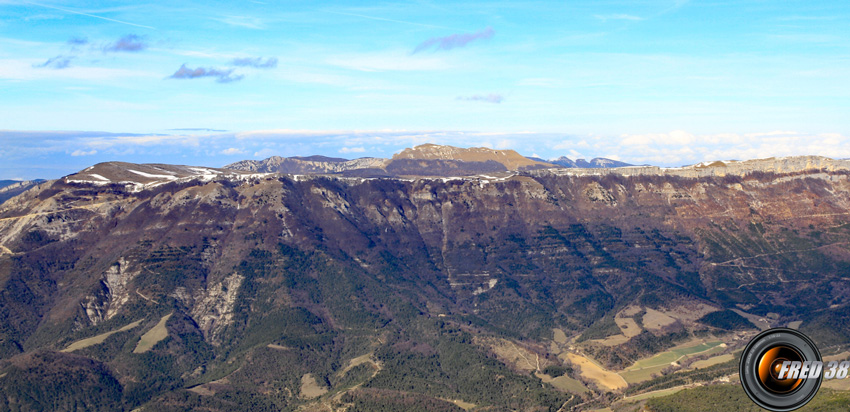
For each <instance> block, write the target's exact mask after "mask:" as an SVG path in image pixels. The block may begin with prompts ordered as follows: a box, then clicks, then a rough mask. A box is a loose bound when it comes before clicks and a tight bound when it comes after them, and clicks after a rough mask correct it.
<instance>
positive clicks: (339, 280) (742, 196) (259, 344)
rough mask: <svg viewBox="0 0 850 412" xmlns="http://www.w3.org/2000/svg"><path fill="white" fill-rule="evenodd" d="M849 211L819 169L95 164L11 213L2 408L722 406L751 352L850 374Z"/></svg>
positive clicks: (478, 153) (771, 162) (421, 159)
mask: <svg viewBox="0 0 850 412" xmlns="http://www.w3.org/2000/svg"><path fill="white" fill-rule="evenodd" d="M597 164H609V165H610V163H606V162H597ZM848 209H850V162H848V161H842V160H833V159H829V158H823V157H812V156H806V157H791V158H777V159H760V160H751V161H741V162H737V161H731V162H730V161H718V162H707V163H701V164H698V165H692V166H688V167H683V168H659V167H654V166H632V167H619V168H593V169H590V168H588V169H584V168H563V167H553V166H551V164H550V163H548V162H542V161H540V160H536V159H529V158H525V157H522V156H520V155H518V154H516V152H512V151H502V150H492V149H482V148H473V149H458V148H450V147H446V146H436V145H423V146H417V147H416V148H412V149H408V150H405V151H402V152H401V153H399V154H397V155H396V156H394V157H393V158H392V159H388V160H385V159H371V158H365V159H356V160H345V159H336V158H326V157H316V156H314V157H299V158H280V157H277V158H270V159H266V160H264V161H243V162H238V163H235V164H232V165H228V166H226V167H223V168H213V167H204V166H179V165H166V164H132V163H121V162H108V163H101V164H97V165H93V166H92V167H90V168H87V169H84V170H82V171H80V172H78V173H75V174H72V175H69V176H66V177H64V178H61V179H57V180H51V181H44V182H40V183H37V184H35V185H33V186H32V187H30V188H29V189H28V190H26V191H24V192H23V193H20V194H18V195H17V196H15V197H12V198H10V199H9V200H7V201H5V202H4V203H2V204H0V388H2V390H0V410H48V409H49V410H72V409H75V410H76V409H79V410H128V411H129V410H142V411H144V410H152V411H162V410H190V409H198V410H207V411H225V410H228V411H229V410H260V411H264V410H269V411H272V410H288V411H295V410H338V411H342V410H347V411H373V410H422V411H425V410H429V411H430V410H445V411H460V410H488V411H503V410H504V411H507V410H523V411H547V410H549V411H556V410H595V409H600V408H606V407H608V408H612V410H635V409H637V408H644V407H645V408H648V409H649V410H657V411H661V410H668V409H663V407H664V405H669V404H670V402H667V403H665V402H662V401H663V400H664V399H666V398H659V399H661V400H662V401H659V402H658V403H653V401H647V399H648V398H649V397H651V396H662V395H665V394H666V393H664V392H656V391H658V390H660V389H668V388H680V387H681V388H683V387H692V386H702V387H703V388H705V390H706V391H708V392H705V391H703V392H700V393H701V395H700V396H705V397H708V399H716V400H717V402H722V399H725V398H723V396H725V395H723V394H724V393H725V392H724V391H725V388H728V383H729V382H730V381H733V382H734V380H735V379H736V373H737V362H736V360H735V356H737V355H738V354H739V353H740V350H741V349H742V348H743V346H744V345H745V344H746V342H747V340H748V338H749V337H751V336H753V335H755V334H756V333H758V331H759V330H762V329H765V328H768V327H773V326H789V325H790V326H792V327H795V328H799V329H801V330H803V331H804V332H806V333H807V334H808V335H809V336H811V337H812V338H813V339H814V340H815V341H816V342H817V343H818V345H819V347H820V348H821V351H822V352H823V353H824V355H825V356H829V355H839V354H840V353H842V352H843V351H845V350H847V348H848V345H850V332H848V331H847V330H846V328H843V327H838V326H840V325H846V324H847V323H848V322H850V299H849V298H848V296H850V293H848V291H850V284H848V277H847V273H848V272H850V247H848V245H850V219H848V216H850V211H848ZM835 384H837V385H840V384H842V382H837V381H836V382H835ZM833 389H841V388H839V387H834V388H833ZM711 391H716V392H711ZM824 391H826V392H825V393H828V394H829V396H836V397H839V399H840V401H838V403H836V405H845V407H846V404H847V403H846V402H847V398H846V397H845V398H841V397H842V396H845V395H842V392H829V391H827V390H826V389H824ZM712 396H716V397H715V398H712ZM842 402H843V403H842Z"/></svg>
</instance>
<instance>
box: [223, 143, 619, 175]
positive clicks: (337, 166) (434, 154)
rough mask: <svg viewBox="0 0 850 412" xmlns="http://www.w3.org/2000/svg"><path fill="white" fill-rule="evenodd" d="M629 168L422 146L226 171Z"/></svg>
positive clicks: (249, 164) (247, 163)
mask: <svg viewBox="0 0 850 412" xmlns="http://www.w3.org/2000/svg"><path fill="white" fill-rule="evenodd" d="M623 166H631V165H629V164H628V163H624V162H618V161H615V160H610V159H603V158H597V159H593V160H591V161H590V162H587V161H585V160H584V159H578V160H576V161H573V160H570V159H568V158H566V157H561V158H558V159H555V160H552V161H545V160H543V159H539V158H534V157H524V156H522V155H520V154H519V153H517V152H515V151H513V150H495V149H489V148H484V147H474V148H458V147H453V146H444V145H435V144H423V145H419V146H416V147H413V148H408V149H405V150H403V151H401V152H400V153H397V154H395V155H394V156H393V157H392V158H391V159H382V158H375V157H363V158H359V159H354V160H348V159H342V158H333V157H325V156H309V157H298V156H296V157H279V156H273V157H270V158H268V159H265V160H243V161H241V162H236V163H233V164H230V165H227V166H225V168H227V169H233V170H244V171H252V172H263V173H291V174H317V173H319V174H321V173H325V174H341V175H343V176H362V177H392V176H396V177H398V176H466V175H474V174H480V173H495V172H506V171H509V170H532V169H543V168H552V167H568V168H576V167H582V168H605V167H623Z"/></svg>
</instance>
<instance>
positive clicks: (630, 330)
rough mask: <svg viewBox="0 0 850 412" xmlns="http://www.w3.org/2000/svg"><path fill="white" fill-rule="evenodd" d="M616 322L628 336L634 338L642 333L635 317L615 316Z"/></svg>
mask: <svg viewBox="0 0 850 412" xmlns="http://www.w3.org/2000/svg"><path fill="white" fill-rule="evenodd" d="M647 314H648V313H647ZM644 319H646V316H644ZM671 319H672V318H671ZM614 323H616V324H617V326H619V327H620V330H621V331H622V332H623V335H625V337H626V338H632V337H635V336H637V335H640V332H641V328H640V326H638V324H637V322H635V320H634V319H633V318H621V317H614Z"/></svg>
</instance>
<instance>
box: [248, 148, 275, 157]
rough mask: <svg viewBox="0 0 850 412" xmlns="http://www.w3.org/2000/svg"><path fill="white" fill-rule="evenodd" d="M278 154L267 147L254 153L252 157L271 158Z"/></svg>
mask: <svg viewBox="0 0 850 412" xmlns="http://www.w3.org/2000/svg"><path fill="white" fill-rule="evenodd" d="M277 153H278V151H277V150H275V149H272V148H270V147H267V148H265V149H260V150H258V151H256V152H254V157H271V156H274V155H276V154H277Z"/></svg>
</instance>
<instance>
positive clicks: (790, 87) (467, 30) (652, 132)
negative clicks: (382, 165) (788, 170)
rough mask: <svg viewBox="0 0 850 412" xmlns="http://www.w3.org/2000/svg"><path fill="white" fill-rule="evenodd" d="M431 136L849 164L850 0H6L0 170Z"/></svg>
mask: <svg viewBox="0 0 850 412" xmlns="http://www.w3.org/2000/svg"><path fill="white" fill-rule="evenodd" d="M426 142H430V143H438V144H450V145H455V146H462V147H472V146H475V147H479V146H484V147H492V148H498V149H513V150H516V151H518V152H520V153H521V154H523V155H527V156H538V157H543V158H556V157H560V156H567V157H570V158H573V159H574V158H587V159H589V158H593V157H608V158H613V159H618V160H623V161H626V162H630V163H634V164H655V165H661V166H680V165H686V164H693V163H697V162H701V161H707V160H718V159H721V160H722V159H749V158H762V157H770V156H790V155H823V156H830V157H834V158H850V2H847V1H846V0H835V1H831V0H823V1H810V0H805V1H796V0H783V1H770V0H736V1H726V0H706V1H700V0H691V1H687V0H636V1H623V0H601V1H589V0H577V1H576V0H561V1H486V2H479V1H462V0H461V1H411V2H361V1H345V2H327V1H280V2H275V1H270V0H268V1H254V0H247V1H241V2H220V1H204V2H193V1H183V2H174V1H167V2H166V1H162V2H159V1H154V2H144V1H132V2H130V1H108V2H107V1H65V0H39V1H36V2H29V1H19V0H0V179H32V178H57V177H60V176H63V175H67V174H70V173H73V172H75V171H78V170H80V169H83V168H85V167H87V166H90V165H92V164H95V163H98V162H103V161H110V160H120V161H126V162H135V163H175V164H190V165H204V166H223V165H226V164H228V163H232V162H235V161H238V160H243V159H263V158H266V157H269V156H273V155H278V156H298V155H301V156H304V155H312V154H322V155H326V156H334V157H345V158H356V157H364V156H375V157H390V156H392V154H393V153H396V152H398V151H400V150H402V149H403V148H405V147H410V146H413V145H416V144H421V143H426Z"/></svg>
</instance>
